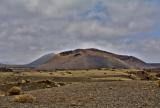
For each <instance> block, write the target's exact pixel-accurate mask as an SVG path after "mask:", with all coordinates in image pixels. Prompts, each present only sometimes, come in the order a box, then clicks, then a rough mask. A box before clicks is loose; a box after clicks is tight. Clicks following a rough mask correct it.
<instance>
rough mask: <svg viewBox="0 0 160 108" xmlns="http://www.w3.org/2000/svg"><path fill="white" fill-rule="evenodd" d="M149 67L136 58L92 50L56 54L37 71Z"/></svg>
mask: <svg viewBox="0 0 160 108" xmlns="http://www.w3.org/2000/svg"><path fill="white" fill-rule="evenodd" d="M147 66H148V64H147V63H145V62H143V61H141V60H139V59H137V58H136V57H132V56H123V55H117V54H113V53H110V52H106V51H101V50H98V49H93V48H91V49H77V50H74V51H66V52H62V53H59V54H56V55H54V56H53V57H52V58H51V59H50V60H48V62H46V63H45V64H42V65H40V66H38V67H37V69H44V70H55V69H97V68H146V67H147Z"/></svg>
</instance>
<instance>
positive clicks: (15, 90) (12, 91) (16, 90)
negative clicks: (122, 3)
mask: <svg viewBox="0 0 160 108" xmlns="http://www.w3.org/2000/svg"><path fill="white" fill-rule="evenodd" d="M21 92H22V89H21V88H20V87H16V86H15V87H12V88H11V89H10V90H9V91H8V95H9V96H12V95H20V94H21Z"/></svg>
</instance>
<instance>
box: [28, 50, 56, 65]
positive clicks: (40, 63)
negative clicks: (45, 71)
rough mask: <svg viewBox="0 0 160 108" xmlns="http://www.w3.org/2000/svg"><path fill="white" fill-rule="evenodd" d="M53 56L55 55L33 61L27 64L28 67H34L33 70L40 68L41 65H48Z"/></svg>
mask: <svg viewBox="0 0 160 108" xmlns="http://www.w3.org/2000/svg"><path fill="white" fill-rule="evenodd" d="M53 56H54V54H53V53H51V54H47V55H44V56H42V57H40V58H39V59H37V60H35V61H33V62H32V63H30V64H27V65H26V66H27V67H33V68H35V67H38V66H40V65H43V64H45V63H46V62H47V61H48V60H50V59H51V58H52V57H53Z"/></svg>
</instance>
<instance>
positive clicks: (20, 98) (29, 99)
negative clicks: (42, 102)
mask: <svg viewBox="0 0 160 108" xmlns="http://www.w3.org/2000/svg"><path fill="white" fill-rule="evenodd" d="M35 100H36V98H35V97H34V96H32V95H30V94H23V95H17V96H15V97H14V98H13V101H14V102H19V103H33V102H34V101H35Z"/></svg>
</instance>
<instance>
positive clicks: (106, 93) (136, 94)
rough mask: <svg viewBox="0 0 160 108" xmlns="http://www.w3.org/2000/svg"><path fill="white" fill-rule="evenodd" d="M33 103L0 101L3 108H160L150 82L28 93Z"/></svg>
mask: <svg viewBox="0 0 160 108" xmlns="http://www.w3.org/2000/svg"><path fill="white" fill-rule="evenodd" d="M27 93H29V94H31V95H33V96H35V97H36V98H37V99H36V101H35V102H33V103H16V102H13V101H12V98H13V97H12V96H5V97H0V108H160V88H159V87H158V86H157V85H156V83H155V82H149V81H112V82H91V83H80V82H79V83H73V84H68V85H66V86H61V87H54V88H50V89H41V90H34V91H29V92H27Z"/></svg>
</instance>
